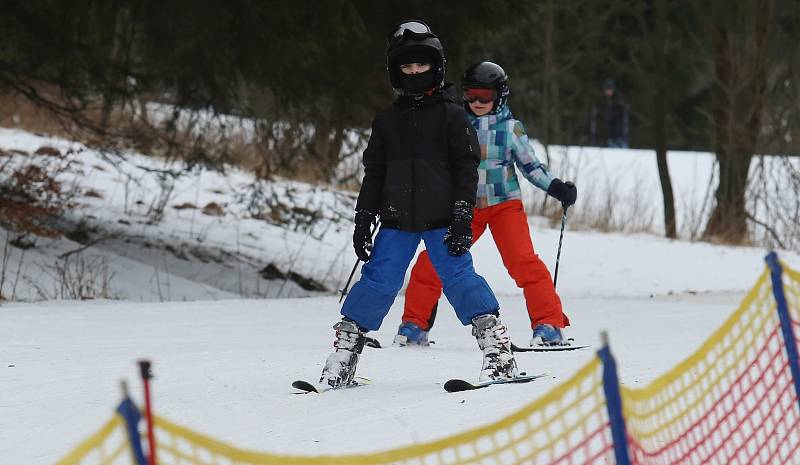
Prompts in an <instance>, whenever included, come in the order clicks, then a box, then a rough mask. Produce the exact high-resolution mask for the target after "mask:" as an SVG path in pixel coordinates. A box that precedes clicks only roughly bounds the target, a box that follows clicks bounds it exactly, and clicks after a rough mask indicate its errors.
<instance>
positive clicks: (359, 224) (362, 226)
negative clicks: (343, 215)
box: [353, 210, 378, 262]
mask: <svg viewBox="0 0 800 465" xmlns="http://www.w3.org/2000/svg"><path fill="white" fill-rule="evenodd" d="M377 216H378V215H376V214H375V213H372V212H371V211H368V210H358V211H357V212H356V227H355V230H353V248H354V249H356V255H357V256H358V259H359V260H361V261H362V262H368V261H369V256H370V254H369V252H370V251H371V250H372V225H373V224H375V217H377Z"/></svg>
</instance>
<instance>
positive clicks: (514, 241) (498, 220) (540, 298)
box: [403, 200, 569, 330]
mask: <svg viewBox="0 0 800 465" xmlns="http://www.w3.org/2000/svg"><path fill="white" fill-rule="evenodd" d="M487 226H488V227H489V229H490V230H491V232H492V237H494V242H495V244H496V245H497V250H498V251H499V252H500V256H501V257H502V259H503V265H505V267H506V269H507V270H508V274H509V275H510V276H511V278H513V279H514V281H515V282H516V283H517V287H519V288H520V289H522V293H523V294H524V296H525V303H526V305H527V307H528V315H529V316H530V319H531V328H533V327H535V326H536V325H538V324H540V323H548V324H551V325H553V326H555V327H557V328H563V327H565V326H569V319H568V318H567V316H566V315H564V312H563V310H562V308H561V299H559V297H558V294H556V289H555V287H554V286H553V279H552V277H551V276H550V271H548V269H547V266H545V264H544V263H543V262H542V260H541V259H540V258H539V256H538V255H536V252H535V251H534V250H533V242H532V241H531V235H530V230H529V229H528V218H527V216H526V215H525V210H524V209H523V207H522V201H520V200H509V201H506V202H503V203H500V204H497V205H493V206H491V207H486V208H476V209H475V217H474V219H473V220H472V242H473V244H474V243H475V242H477V241H478V239H479V238H480V237H481V235H482V234H483V233H484V232H485V231H486V227H487ZM441 295H442V282H441V281H440V280H439V276H437V275H436V271H434V269H433V265H432V264H431V260H430V258H428V252H427V251H423V252H422V253H421V254H420V255H419V258H417V262H416V263H415V264H414V268H412V269H411V281H410V282H409V283H408V288H407V289H406V301H405V307H404V310H403V321H407V322H411V323H414V324H416V325H417V326H419V327H420V328H422V329H424V330H428V329H430V328H429V326H430V321H431V313H432V312H433V310H434V308H435V306H436V303H437V302H438V301H439V297H441Z"/></svg>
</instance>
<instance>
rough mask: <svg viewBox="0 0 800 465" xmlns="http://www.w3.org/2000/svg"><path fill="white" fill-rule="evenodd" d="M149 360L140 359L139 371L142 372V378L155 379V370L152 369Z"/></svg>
mask: <svg viewBox="0 0 800 465" xmlns="http://www.w3.org/2000/svg"><path fill="white" fill-rule="evenodd" d="M150 366H151V365H150V361H149V360H139V371H140V372H141V374H142V379H145V380H148V379H153V372H152V371H151V370H150Z"/></svg>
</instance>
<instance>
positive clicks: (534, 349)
mask: <svg viewBox="0 0 800 465" xmlns="http://www.w3.org/2000/svg"><path fill="white" fill-rule="evenodd" d="M587 347H589V346H588V345H582V346H576V345H555V346H536V347H519V346H517V345H515V344H514V343H513V342H512V343H511V351H512V352H567V351H570V350H579V349H586V348H587Z"/></svg>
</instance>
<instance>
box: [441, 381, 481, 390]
mask: <svg viewBox="0 0 800 465" xmlns="http://www.w3.org/2000/svg"><path fill="white" fill-rule="evenodd" d="M482 387H486V386H481V385H478V384H472V383H470V382H469V381H465V380H463V379H451V380H448V381H447V382H446V383H444V390H445V391H447V392H461V391H471V390H473V389H480V388H482Z"/></svg>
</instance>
